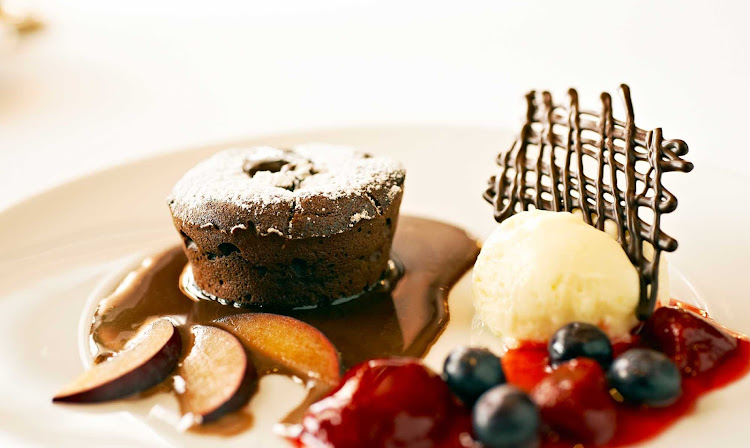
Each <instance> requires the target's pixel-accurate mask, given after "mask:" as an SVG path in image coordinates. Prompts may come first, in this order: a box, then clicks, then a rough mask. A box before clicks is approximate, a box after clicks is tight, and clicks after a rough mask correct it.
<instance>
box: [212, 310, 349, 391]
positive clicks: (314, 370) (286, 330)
mask: <svg viewBox="0 0 750 448" xmlns="http://www.w3.org/2000/svg"><path fill="white" fill-rule="evenodd" d="M215 323H216V324H217V325H219V326H220V327H222V328H224V329H226V330H228V331H230V332H232V334H234V335H235V336H237V337H238V338H239V339H240V340H241V341H242V343H243V344H245V347H247V349H248V350H250V352H251V353H257V354H258V355H260V356H261V357H264V358H267V359H270V360H272V361H273V362H277V363H279V364H281V365H282V366H283V367H285V368H287V369H289V370H290V371H291V372H292V373H293V374H295V375H298V376H300V377H301V378H304V379H311V380H318V381H320V382H322V383H324V384H327V385H330V386H336V385H338V383H339V381H340V379H341V365H340V363H339V355H338V352H337V351H336V348H335V347H334V346H333V344H332V343H331V341H329V340H328V338H326V337H325V336H324V335H323V333H321V332H320V331H319V330H318V329H317V328H315V327H312V326H310V325H308V324H306V323H304V322H302V321H299V320H297V319H294V318H291V317H288V316H280V315H278V314H267V313H245V314H237V315H234V316H228V317H223V318H221V319H218V320H216V321H215Z"/></svg>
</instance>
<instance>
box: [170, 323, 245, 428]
mask: <svg viewBox="0 0 750 448" xmlns="http://www.w3.org/2000/svg"><path fill="white" fill-rule="evenodd" d="M190 330H191V332H192V333H193V340H194V342H193V347H192V348H191V349H190V353H189V354H188V355H187V357H185V359H184V360H183V361H182V363H181V364H180V367H179V369H178V374H179V375H180V376H181V377H182V379H183V380H185V391H184V392H183V393H182V394H181V395H180V402H181V404H182V410H183V412H186V413H187V412H190V413H192V414H193V415H194V416H195V417H197V420H198V421H199V422H200V423H210V422H212V421H215V420H217V419H218V418H219V417H221V416H222V415H224V414H227V413H229V412H232V411H235V410H237V409H239V408H241V407H242V406H244V405H245V403H247V401H248V400H249V399H250V395H251V393H252V392H253V389H254V387H255V381H254V380H255V378H256V377H257V375H256V373H255V367H254V366H253V364H252V362H251V361H250V359H249V358H248V356H247V354H246V353H245V348H244V347H243V346H242V344H241V343H240V341H238V340H237V338H236V337H234V336H232V335H231V334H230V333H228V332H226V331H224V330H222V329H220V328H216V327H209V326H205V325H193V326H192V327H191V328H190Z"/></svg>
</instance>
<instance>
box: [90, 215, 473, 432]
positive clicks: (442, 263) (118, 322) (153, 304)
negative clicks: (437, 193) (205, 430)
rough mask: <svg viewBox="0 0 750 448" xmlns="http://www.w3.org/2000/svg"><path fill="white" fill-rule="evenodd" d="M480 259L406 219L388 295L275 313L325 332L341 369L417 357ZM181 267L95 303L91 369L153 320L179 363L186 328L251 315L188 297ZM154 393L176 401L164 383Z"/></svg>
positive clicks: (452, 236)
mask: <svg viewBox="0 0 750 448" xmlns="http://www.w3.org/2000/svg"><path fill="white" fill-rule="evenodd" d="M478 252H479V246H478V244H477V241H476V240H474V239H472V238H471V237H470V236H468V235H467V234H466V233H465V232H464V231H463V230H461V229H459V228H457V227H454V226H451V225H448V224H444V223H440V222H437V221H433V220H428V219H423V218H414V217H409V216H404V217H401V218H400V220H399V225H398V230H397V231H396V236H395V238H394V242H393V249H392V258H393V259H395V260H397V261H398V262H397V264H398V265H399V267H401V268H402V275H401V277H400V279H398V280H397V281H396V280H394V281H393V282H392V283H393V284H392V285H391V288H390V289H383V288H381V290H373V291H369V292H366V293H364V294H362V295H361V296H359V297H357V298H355V299H353V300H350V301H347V302H344V303H341V304H338V305H333V306H329V307H322V308H315V309H307V310H292V311H287V312H283V313H279V314H286V315H289V316H291V317H294V318H296V319H299V320H302V321H304V322H307V323H309V324H310V325H312V326H314V327H316V328H318V329H319V330H320V331H322V332H323V333H324V334H325V335H326V336H327V337H328V338H329V339H330V340H331V342H332V343H333V344H334V346H335V347H336V348H337V350H338V351H339V352H340V354H341V361H342V364H343V368H344V369H347V368H349V367H351V366H353V365H355V364H357V363H359V362H362V361H364V360H367V359H373V358H382V357H390V356H415V357H421V356H424V355H425V354H426V352H427V350H428V349H429V347H430V346H431V345H432V343H433V342H434V341H435V340H436V339H437V337H438V336H439V335H440V333H441V332H442V330H443V328H445V325H446V324H447V322H448V305H447V296H448V292H449V290H450V288H451V287H452V286H453V284H455V282H457V281H458V279H459V278H460V277H461V276H462V275H463V274H464V273H465V272H466V271H467V270H468V269H469V268H470V267H471V266H472V264H473V263H474V261H475V259H476V256H477V254H478ZM186 263H187V261H186V258H185V255H184V254H183V251H182V248H181V247H180V246H176V247H174V248H171V249H168V250H166V251H164V252H162V253H160V254H157V255H154V256H152V257H150V258H148V259H147V260H145V261H144V262H143V263H142V264H141V266H140V267H139V268H138V269H136V270H135V271H133V272H132V273H130V274H128V276H127V277H126V278H125V279H124V280H123V282H122V283H121V285H120V286H119V287H118V288H117V289H116V290H115V291H114V292H113V293H112V294H111V295H110V296H108V297H106V298H104V299H103V300H102V301H101V302H100V303H99V306H98V308H97V311H96V315H95V316H94V322H93V324H92V326H91V342H92V344H91V345H92V348H94V350H95V352H94V353H93V354H94V356H95V362H101V361H103V360H104V359H106V358H107V357H109V356H110V355H111V354H112V353H114V352H116V351H118V350H120V349H122V348H123V346H124V345H125V343H126V342H127V341H128V340H129V339H130V338H131V337H133V336H134V334H135V331H136V330H137V329H138V328H139V327H140V326H141V325H142V324H143V323H144V322H145V321H147V320H149V319H150V318H152V317H171V318H173V319H174V320H175V321H176V322H178V323H179V324H180V332H181V335H182V336H183V344H184V346H183V356H184V355H185V354H186V353H189V351H190V348H191V344H192V338H191V337H190V326H191V325H193V324H202V325H210V324H211V322H212V321H214V320H215V319H218V318H221V317H224V316H229V315H234V314H240V313H247V312H252V311H253V310H251V309H243V308H234V307H231V306H227V305H222V304H220V303H217V302H215V301H211V300H198V299H195V298H192V297H189V296H188V295H186V294H185V293H184V292H183V291H182V290H181V289H180V287H179V285H180V276H181V274H182V272H183V270H184V268H185V265H186ZM386 283H387V282H386ZM255 311H264V310H261V309H258V310H255ZM250 356H251V359H254V360H256V367H257V368H258V372H259V376H263V375H265V374H270V373H284V372H287V371H288V370H287V369H286V368H285V367H284V366H282V365H275V364H274V363H272V362H271V363H269V362H267V360H266V361H263V360H261V359H260V357H258V356H257V354H253V353H250ZM303 380H306V379H303ZM158 390H160V391H161V390H167V391H169V392H171V393H173V394H176V395H179V394H177V392H176V391H175V390H174V388H172V386H170V385H169V384H167V382H165V383H164V384H162V385H161V386H160V387H159V389H158ZM310 390H311V391H313V392H311V394H313V395H318V396H319V395H320V394H322V393H323V392H324V391H321V390H319V389H316V388H315V385H312V387H310ZM178 398H179V396H178ZM310 398H311V397H308V400H306V402H307V401H309V399H310ZM293 415H294V414H293ZM232 418H233V419H235V420H236V419H237V416H234V417H229V419H232ZM235 426H236V425H235ZM233 432H236V431H233Z"/></svg>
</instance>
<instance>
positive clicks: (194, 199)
mask: <svg viewBox="0 0 750 448" xmlns="http://www.w3.org/2000/svg"><path fill="white" fill-rule="evenodd" d="M404 175H405V172H404V169H403V167H402V166H401V164H400V163H399V162H397V161H395V160H393V159H390V158H386V157H370V156H368V155H366V154H364V153H362V152H360V151H357V150H356V149H353V148H350V147H346V146H335V145H328V144H305V145H299V146H295V147H293V148H291V149H289V150H285V149H279V148H273V147H267V146H262V147H253V148H233V149H228V150H225V151H221V152H219V153H217V154H215V155H213V156H212V157H210V158H208V159H206V160H204V161H203V162H201V163H199V164H198V165H196V166H195V167H193V168H192V169H191V170H189V171H188V172H187V173H186V174H185V175H184V176H183V177H182V179H180V180H179V181H178V182H177V184H176V185H175V186H174V188H173V190H172V194H171V195H170V198H169V201H170V208H171V210H172V213H173V215H174V216H175V217H177V218H179V219H181V220H183V221H186V222H189V223H191V224H194V225H206V224H209V223H210V224H212V225H215V226H217V227H218V228H219V229H222V230H226V231H229V230H230V229H232V228H236V227H237V226H239V225H245V223H244V222H242V221H241V220H240V219H245V218H248V217H249V220H250V221H252V223H253V224H254V225H255V226H256V230H257V231H258V232H259V233H261V234H268V233H277V234H280V235H283V236H286V237H293V236H295V235H293V234H294V233H295V232H294V231H293V230H292V229H291V227H292V226H291V222H292V218H293V217H294V216H295V213H297V212H299V210H298V209H299V208H300V207H301V204H305V203H306V200H307V199H311V198H314V199H315V200H316V201H318V202H316V203H323V204H326V203H327V201H328V202H330V205H329V206H328V207H326V206H323V207H322V209H320V210H315V211H313V212H310V211H307V210H306V211H305V213H312V216H313V217H312V218H311V221H315V219H314V216H315V215H316V214H320V215H321V216H323V215H325V216H327V217H328V218H327V219H330V215H331V214H335V213H337V212H340V211H341V210H347V215H346V216H341V217H340V219H341V221H342V222H341V224H344V223H346V226H347V227H350V226H352V225H354V224H356V223H357V222H359V221H361V220H363V219H372V218H374V217H375V216H374V215H373V210H372V208H373V207H372V206H373V205H374V206H375V208H376V209H380V207H379V204H373V200H372V198H371V197H370V191H372V190H373V189H380V190H381V191H384V192H385V198H386V199H387V201H388V202H390V201H391V200H393V199H394V198H395V197H397V196H398V195H399V194H400V193H401V192H402V186H403V180H404ZM363 197H364V198H367V201H366V203H367V204H370V205H363V206H361V207H360V208H361V209H354V210H352V207H351V206H352V205H353V204H360V203H365V201H362V198H363ZM339 201H343V202H339ZM344 203H346V205H347V206H345V207H342V205H343V204H344ZM380 205H387V204H380ZM355 208H357V207H355ZM227 209H233V210H238V211H239V212H238V214H239V215H242V216H226V215H227ZM379 211H380V210H377V212H379ZM344 230H345V229H344ZM340 231H343V230H340ZM302 233H305V235H304V236H315V235H311V234H309V232H305V231H303V232H302ZM320 236H322V235H320Z"/></svg>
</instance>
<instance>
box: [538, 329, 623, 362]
mask: <svg viewBox="0 0 750 448" xmlns="http://www.w3.org/2000/svg"><path fill="white" fill-rule="evenodd" d="M547 350H548V351H549V361H550V364H552V365H553V366H556V365H558V364H560V363H563V362H565V361H569V360H571V359H575V358H578V357H582V358H591V359H593V360H595V361H596V362H598V363H599V364H601V365H602V366H603V367H604V368H607V367H609V364H610V363H611V362H612V343H611V342H609V338H608V337H607V335H606V334H605V333H604V332H603V331H602V330H601V329H599V327H597V326H596V325H591V324H587V323H584V322H572V323H569V324H568V325H565V326H564V327H562V328H560V329H559V330H557V331H556V332H555V334H553V335H552V338H551V339H550V340H549V345H548V346H547Z"/></svg>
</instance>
